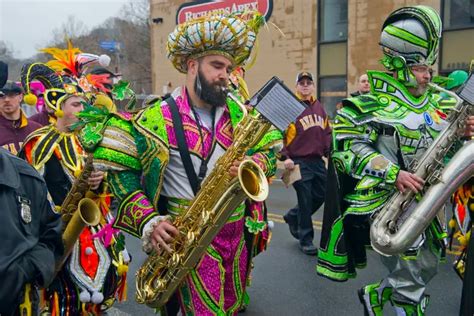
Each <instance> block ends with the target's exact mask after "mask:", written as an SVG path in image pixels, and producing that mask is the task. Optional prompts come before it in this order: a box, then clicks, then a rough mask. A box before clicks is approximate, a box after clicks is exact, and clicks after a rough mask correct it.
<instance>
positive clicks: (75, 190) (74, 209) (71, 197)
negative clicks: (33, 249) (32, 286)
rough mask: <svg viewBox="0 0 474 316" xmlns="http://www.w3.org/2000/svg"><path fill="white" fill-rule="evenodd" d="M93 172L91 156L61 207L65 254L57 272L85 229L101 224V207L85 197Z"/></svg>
mask: <svg viewBox="0 0 474 316" xmlns="http://www.w3.org/2000/svg"><path fill="white" fill-rule="evenodd" d="M92 171H94V165H93V156H92V154H89V155H88V156H87V159H86V163H85V165H84V168H83V169H82V172H81V174H80V175H79V177H77V178H76V180H74V183H73V185H72V187H71V190H69V192H68V194H67V196H66V198H65V199H64V201H63V203H62V205H61V208H60V214H61V219H62V221H63V224H64V232H63V244H64V254H63V256H62V257H61V260H59V261H58V262H57V264H56V271H59V270H60V269H61V266H62V265H63V264H64V262H65V261H66V259H67V257H68V256H69V255H70V254H71V251H72V248H73V247H74V244H75V243H76V240H77V239H78V238H79V235H80V234H81V232H82V230H83V229H84V227H86V226H95V225H97V224H98V223H99V220H100V210H99V207H98V206H97V204H96V203H95V202H94V201H92V200H91V199H89V198H86V197H85V196H86V193H87V192H88V191H89V183H88V179H89V177H90V175H91V173H92Z"/></svg>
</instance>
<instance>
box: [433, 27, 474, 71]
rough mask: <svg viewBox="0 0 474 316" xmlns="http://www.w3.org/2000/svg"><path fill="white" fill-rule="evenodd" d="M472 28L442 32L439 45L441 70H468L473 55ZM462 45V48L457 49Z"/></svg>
mask: <svg viewBox="0 0 474 316" xmlns="http://www.w3.org/2000/svg"><path fill="white" fill-rule="evenodd" d="M473 38H474V29H464V30H457V31H449V32H444V33H443V37H442V39H441V40H442V45H441V72H443V73H449V72H451V71H453V70H457V69H464V70H469V64H470V63H471V60H472V59H473V57H474V55H473V53H472V52H474V41H473V40H472V39H473ZM460 47H462V49H459V48H460Z"/></svg>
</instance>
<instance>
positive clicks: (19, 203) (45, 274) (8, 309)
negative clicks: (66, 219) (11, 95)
mask: <svg viewBox="0 0 474 316" xmlns="http://www.w3.org/2000/svg"><path fill="white" fill-rule="evenodd" d="M47 195H48V191H47V188H46V184H45V182H44V180H43V178H42V177H41V176H40V175H39V174H38V172H36V170H35V169H34V168H33V167H31V166H30V165H29V164H28V163H27V162H25V161H24V160H22V159H20V158H17V157H15V156H13V155H11V154H10V153H9V152H8V151H6V150H5V149H3V148H0V205H2V208H1V211H0V223H1V225H2V227H1V229H0V241H1V246H0V258H1V260H0V280H1V286H0V315H2V316H5V315H36V314H37V302H38V299H37V291H36V290H35V287H36V286H41V287H43V286H46V285H48V284H49V282H50V281H51V280H52V279H53V275H54V267H55V261H56V260H58V259H59V258H60V256H61V255H62V252H63V246H62V239H61V220H60V216H59V215H58V214H56V213H54V212H53V208H52V204H51V203H50V202H49V199H48V198H47ZM20 308H21V312H20Z"/></svg>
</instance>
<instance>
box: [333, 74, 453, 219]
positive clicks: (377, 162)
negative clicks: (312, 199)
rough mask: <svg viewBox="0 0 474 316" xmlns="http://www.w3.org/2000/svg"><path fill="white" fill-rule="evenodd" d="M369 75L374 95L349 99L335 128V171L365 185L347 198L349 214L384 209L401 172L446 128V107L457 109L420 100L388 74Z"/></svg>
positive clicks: (431, 99)
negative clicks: (402, 168)
mask: <svg viewBox="0 0 474 316" xmlns="http://www.w3.org/2000/svg"><path fill="white" fill-rule="evenodd" d="M368 76H369V81H370V83H371V93H370V94H368V95H362V96H358V97H355V98H349V99H346V100H344V102H343V104H344V107H343V108H342V110H341V111H339V113H338V115H337V116H336V119H335V123H334V126H333V130H334V139H333V141H334V151H333V153H332V158H333V161H334V163H335V166H336V168H337V170H338V171H339V172H341V173H344V174H347V175H349V176H351V177H353V178H355V179H358V180H359V181H358V183H357V186H356V188H355V190H354V192H353V193H351V194H348V195H346V196H345V197H344V199H345V201H347V202H348V203H349V204H350V206H349V208H348V209H347V210H346V212H347V213H349V214H369V213H373V212H374V211H377V210H379V209H380V208H382V207H383V205H384V203H385V202H386V201H387V199H388V198H389V196H390V195H391V193H392V190H393V189H394V184H395V180H396V178H397V175H398V171H399V170H400V168H401V167H403V166H405V167H408V166H409V164H410V162H411V161H412V159H413V158H415V157H419V156H421V154H423V153H424V151H425V150H426V149H427V148H428V147H429V146H430V144H431V143H432V142H433V139H434V138H435V137H436V136H437V135H438V134H439V132H440V131H441V130H442V129H443V127H444V126H445V125H446V123H445V121H444V119H445V118H446V110H448V108H446V107H449V106H452V103H444V102H443V105H441V104H440V103H439V102H438V99H439V97H438V96H437V95H433V94H428V93H425V94H424V95H422V96H421V97H419V98H415V97H413V96H412V95H411V94H410V93H408V91H407V89H406V87H405V86H404V85H402V84H400V83H399V82H398V81H397V80H395V79H394V78H393V77H391V76H389V75H387V74H385V73H383V72H377V71H369V72H368ZM399 150H400V153H401V154H400V153H399V152H398V151H399Z"/></svg>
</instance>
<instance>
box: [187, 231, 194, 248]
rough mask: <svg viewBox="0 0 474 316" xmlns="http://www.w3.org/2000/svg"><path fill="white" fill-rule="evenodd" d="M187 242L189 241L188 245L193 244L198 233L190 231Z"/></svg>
mask: <svg viewBox="0 0 474 316" xmlns="http://www.w3.org/2000/svg"><path fill="white" fill-rule="evenodd" d="M186 240H187V244H188V245H191V244H193V243H194V241H195V240H196V233H195V232H193V231H189V232H188V233H187V235H186Z"/></svg>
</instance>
